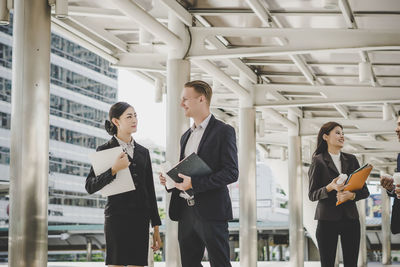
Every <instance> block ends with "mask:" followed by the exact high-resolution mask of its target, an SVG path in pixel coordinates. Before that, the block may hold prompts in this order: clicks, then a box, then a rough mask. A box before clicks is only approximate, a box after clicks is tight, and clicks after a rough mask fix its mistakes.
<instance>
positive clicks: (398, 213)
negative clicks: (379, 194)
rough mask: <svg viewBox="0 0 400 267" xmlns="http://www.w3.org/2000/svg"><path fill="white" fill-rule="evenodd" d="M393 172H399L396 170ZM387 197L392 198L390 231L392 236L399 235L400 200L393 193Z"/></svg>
mask: <svg viewBox="0 0 400 267" xmlns="http://www.w3.org/2000/svg"><path fill="white" fill-rule="evenodd" d="M395 171H396V172H399V171H400V170H398V169H397V170H395ZM388 195H389V196H391V197H394V201H393V206H392V219H391V223H390V230H391V231H392V233H393V234H398V233H400V199H397V197H396V194H395V193H388Z"/></svg>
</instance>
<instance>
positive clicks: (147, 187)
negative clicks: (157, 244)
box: [85, 137, 161, 226]
mask: <svg viewBox="0 0 400 267" xmlns="http://www.w3.org/2000/svg"><path fill="white" fill-rule="evenodd" d="M117 146H119V143H118V141H117V139H115V137H112V138H111V140H109V141H108V142H107V143H105V144H103V145H101V146H99V147H98V148H97V149H96V151H101V150H105V149H110V148H113V147H117ZM128 158H129V161H130V162H131V164H130V165H129V171H130V173H131V176H132V179H133V182H134V184H135V187H136V190H133V191H128V192H125V193H121V194H117V195H112V196H109V197H107V204H106V208H105V210H104V214H105V216H112V215H117V214H128V213H131V212H132V211H136V210H138V209H139V210H144V211H146V213H147V214H148V215H149V217H150V220H151V224H152V226H155V225H161V220H160V216H159V214H158V207H157V199H156V194H155V190H154V181H153V170H152V167H151V160H150V154H149V150H148V149H147V148H145V147H143V146H141V145H139V144H138V143H136V142H135V148H134V153H133V158H131V157H130V156H128ZM115 177H116V175H114V176H113V175H112V174H111V168H110V169H108V170H107V171H106V172H104V173H102V174H100V175H98V176H96V175H95V174H94V171H93V167H92V168H90V172H89V175H88V177H87V178H86V185H85V188H86V191H87V192H88V193H89V194H93V193H95V192H97V191H99V190H100V189H102V188H103V187H104V186H106V185H107V184H109V183H110V182H111V181H113V180H114V179H115Z"/></svg>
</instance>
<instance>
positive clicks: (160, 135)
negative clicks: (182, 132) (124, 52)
mask: <svg viewBox="0 0 400 267" xmlns="http://www.w3.org/2000/svg"><path fill="white" fill-rule="evenodd" d="M154 99H155V90H154V84H150V83H148V82H146V81H144V80H142V79H141V78H139V77H137V76H135V75H134V74H132V73H131V72H130V71H128V70H121V69H120V70H118V101H124V102H128V103H129V104H131V105H132V106H133V107H134V109H135V110H136V113H137V116H138V127H137V132H136V133H135V134H133V137H134V139H135V140H136V141H138V142H139V143H140V141H142V142H143V143H146V144H147V143H148V142H152V143H154V144H156V145H158V146H161V147H163V148H165V146H166V124H165V121H166V100H165V95H164V96H163V101H162V102H161V103H156V102H155V100H154Z"/></svg>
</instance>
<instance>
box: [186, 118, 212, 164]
mask: <svg viewBox="0 0 400 267" xmlns="http://www.w3.org/2000/svg"><path fill="white" fill-rule="evenodd" d="M210 119H211V113H210V115H208V116H207V118H205V119H204V120H203V122H202V123H200V124H199V125H198V126H196V124H194V123H193V125H192V127H190V131H191V134H190V136H189V139H188V141H187V143H186V146H185V153H184V156H185V157H187V156H189V155H190V154H192V153H193V152H195V153H197V150H198V149H199V145H200V141H201V138H202V137H203V134H204V131H205V129H206V128H207V125H208V123H209V122H210Z"/></svg>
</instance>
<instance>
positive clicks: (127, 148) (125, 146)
mask: <svg viewBox="0 0 400 267" xmlns="http://www.w3.org/2000/svg"><path fill="white" fill-rule="evenodd" d="M114 137H115V139H117V141H118V144H119V145H120V146H121V147H122V150H123V151H124V152H125V153H127V154H128V155H129V156H130V157H131V158H133V151H134V149H135V141H134V140H133V137H132V138H131V141H130V142H129V143H125V142H124V141H122V140H121V139H119V138H118V137H117V136H116V135H114Z"/></svg>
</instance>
